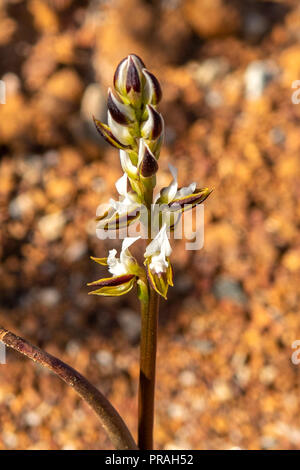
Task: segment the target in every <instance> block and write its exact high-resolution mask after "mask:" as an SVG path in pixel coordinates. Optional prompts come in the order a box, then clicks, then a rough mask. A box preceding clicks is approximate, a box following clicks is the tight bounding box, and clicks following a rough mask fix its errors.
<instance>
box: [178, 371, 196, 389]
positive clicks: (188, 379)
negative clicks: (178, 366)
mask: <svg viewBox="0 0 300 470" xmlns="http://www.w3.org/2000/svg"><path fill="white" fill-rule="evenodd" d="M178 379H179V382H180V384H181V385H183V386H184V387H191V386H193V385H195V383H196V375H195V374H194V372H192V371H190V370H184V371H183V372H181V373H180V374H179V377H178Z"/></svg>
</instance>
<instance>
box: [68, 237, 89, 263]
mask: <svg viewBox="0 0 300 470" xmlns="http://www.w3.org/2000/svg"><path fill="white" fill-rule="evenodd" d="M86 252H87V244H86V243H85V242H84V241H80V240H78V241H75V242H74V243H72V244H71V245H70V246H69V247H68V248H67V250H66V252H65V258H66V259H67V260H68V261H70V262H75V261H78V260H80V259H81V258H82V257H83V255H85V254H86Z"/></svg>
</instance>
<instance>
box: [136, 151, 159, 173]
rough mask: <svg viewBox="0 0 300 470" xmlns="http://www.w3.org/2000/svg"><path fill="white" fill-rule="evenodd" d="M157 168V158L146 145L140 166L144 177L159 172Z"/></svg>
mask: <svg viewBox="0 0 300 470" xmlns="http://www.w3.org/2000/svg"><path fill="white" fill-rule="evenodd" d="M157 170H158V164H157V160H156V158H155V156H154V155H153V153H152V152H151V151H150V149H149V148H148V147H147V146H146V147H145V153H144V157H143V160H142V162H141V167H140V171H141V175H142V176H143V177H144V178H149V177H150V176H153V175H154V174H155V173H156V172H157Z"/></svg>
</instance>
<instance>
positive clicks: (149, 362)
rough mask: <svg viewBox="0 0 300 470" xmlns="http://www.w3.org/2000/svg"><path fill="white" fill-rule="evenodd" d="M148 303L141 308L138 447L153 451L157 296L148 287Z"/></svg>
mask: <svg viewBox="0 0 300 470" xmlns="http://www.w3.org/2000/svg"><path fill="white" fill-rule="evenodd" d="M149 290H150V295H149V303H148V305H147V304H144V307H143V308H142V328H141V352H140V383H139V425H138V446H139V449H141V450H152V449H153V423H154V391H155V367H156V345H157V322H158V308H159V296H158V294H157V293H156V292H155V291H154V290H153V289H152V287H150V286H149Z"/></svg>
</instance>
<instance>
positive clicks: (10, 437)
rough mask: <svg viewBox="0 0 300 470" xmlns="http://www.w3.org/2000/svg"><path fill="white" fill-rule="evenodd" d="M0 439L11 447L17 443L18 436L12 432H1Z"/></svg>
mask: <svg viewBox="0 0 300 470" xmlns="http://www.w3.org/2000/svg"><path fill="white" fill-rule="evenodd" d="M2 439H3V442H4V444H5V445H6V446H7V447H9V448H11V449H12V448H13V447H16V446H17V445H18V438H17V436H16V435H15V434H13V433H12V432H5V433H3V434H2Z"/></svg>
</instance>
